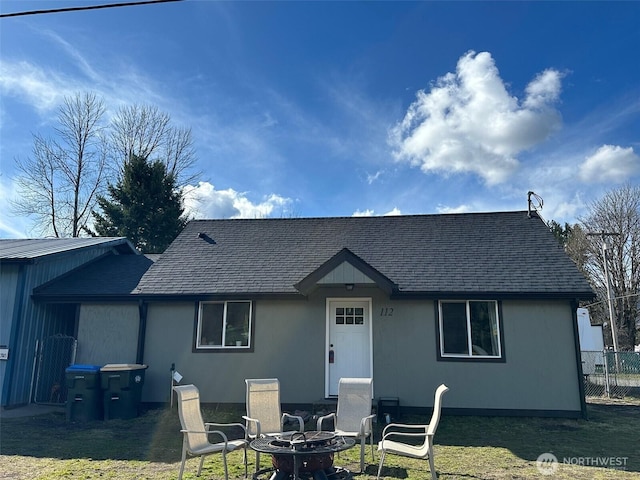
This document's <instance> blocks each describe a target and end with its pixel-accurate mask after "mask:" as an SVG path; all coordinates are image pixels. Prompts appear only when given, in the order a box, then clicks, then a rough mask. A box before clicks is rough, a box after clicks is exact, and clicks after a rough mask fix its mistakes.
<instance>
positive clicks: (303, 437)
mask: <svg viewBox="0 0 640 480" xmlns="http://www.w3.org/2000/svg"><path fill="white" fill-rule="evenodd" d="M335 436H336V434H335V433H334V432H325V431H319V432H291V433H285V434H283V435H279V436H277V437H275V438H273V439H272V440H271V442H270V443H271V445H274V446H278V447H291V448H296V447H301V448H309V447H313V446H316V445H327V444H329V443H331V441H332V440H333V439H334V438H335Z"/></svg>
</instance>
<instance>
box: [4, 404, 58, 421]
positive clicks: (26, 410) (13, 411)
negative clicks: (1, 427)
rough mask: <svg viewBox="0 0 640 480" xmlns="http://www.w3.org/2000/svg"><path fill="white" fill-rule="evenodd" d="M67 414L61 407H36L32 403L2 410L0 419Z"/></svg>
mask: <svg viewBox="0 0 640 480" xmlns="http://www.w3.org/2000/svg"><path fill="white" fill-rule="evenodd" d="M54 412H55V413H62V414H64V413H65V407H64V406H59V405H36V404H35V403H30V404H29V405H24V406H22V407H16V408H9V409H4V408H0V419H2V418H19V417H33V416H36V415H45V414H47V413H54Z"/></svg>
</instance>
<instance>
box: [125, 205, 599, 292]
mask: <svg viewBox="0 0 640 480" xmlns="http://www.w3.org/2000/svg"><path fill="white" fill-rule="evenodd" d="M344 249H348V252H350V253H349V255H350V254H353V255H354V256H355V257H353V256H352V257H353V258H357V259H360V260H362V261H363V262H366V264H368V265H370V266H371V268H372V269H373V271H375V272H377V274H379V277H380V278H385V279H388V281H389V282H388V284H389V285H394V288H395V291H394V292H393V295H427V296H439V295H440V296H441V295H443V294H451V295H455V294H459V295H481V294H489V295H491V296H505V297H507V296H520V297H522V296H532V295H533V296H540V297H550V298H553V297H562V298H590V297H592V296H593V291H592V290H591V288H590V286H589V284H588V283H587V281H586V279H585V277H584V276H583V275H582V274H581V273H580V272H579V271H578V269H577V268H576V266H575V265H574V263H573V262H572V261H571V260H570V259H569V257H568V256H567V255H566V254H565V253H564V251H563V249H562V247H561V246H560V245H559V243H558V242H557V240H556V239H555V237H554V236H553V235H552V233H551V232H550V231H549V229H548V228H547V226H546V225H545V223H544V222H543V221H542V219H540V218H539V217H538V216H537V215H536V214H535V213H534V214H532V216H531V218H529V217H528V215H527V212H526V211H525V212H521V211H518V212H501V213H473V214H447V215H415V216H387V217H344V218H280V219H254V220H194V221H191V222H190V223H189V224H188V225H187V226H186V227H185V229H184V230H183V232H182V233H181V234H180V235H179V236H178V238H177V239H176V240H175V241H174V242H173V243H172V244H171V246H170V247H169V248H168V249H167V251H166V252H165V253H164V254H163V255H162V256H161V257H160V258H159V259H158V261H157V262H156V263H155V264H154V265H153V266H152V267H151V268H150V269H149V270H148V271H147V272H146V273H145V274H144V276H143V277H142V279H141V280H140V283H139V285H138V287H139V288H138V289H137V290H136V291H137V292H139V293H141V294H143V295H163V296H164V295H167V296H174V295H217V294H224V295H229V294H256V295H260V294H265V295H274V294H275V295H279V294H300V292H299V291H298V290H297V289H296V285H299V284H300V282H301V281H302V280H304V279H305V278H307V277H308V276H309V275H312V274H313V273H314V272H315V271H316V270H317V269H318V268H319V267H321V266H323V264H325V263H326V262H327V261H328V260H330V259H331V258H333V257H335V256H336V255H337V254H338V253H340V252H341V251H343V250H344Z"/></svg>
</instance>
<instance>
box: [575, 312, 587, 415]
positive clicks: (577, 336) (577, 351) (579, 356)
mask: <svg viewBox="0 0 640 480" xmlns="http://www.w3.org/2000/svg"><path fill="white" fill-rule="evenodd" d="M578 305H579V303H578V300H572V301H571V318H572V321H573V345H574V351H575V354H576V366H577V367H578V368H577V370H578V394H579V395H580V411H581V412H582V418H583V419H584V420H588V416H587V400H586V398H585V396H584V395H585V392H584V374H583V372H582V354H581V352H580V334H579V332H578Z"/></svg>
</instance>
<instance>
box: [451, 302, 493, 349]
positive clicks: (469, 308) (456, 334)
mask: <svg viewBox="0 0 640 480" xmlns="http://www.w3.org/2000/svg"><path fill="white" fill-rule="evenodd" d="M440 355H441V356H442V357H473V358H500V357H501V356H502V352H501V346H500V329H499V318H498V303H497V302H495V301H443V302H440Z"/></svg>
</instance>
